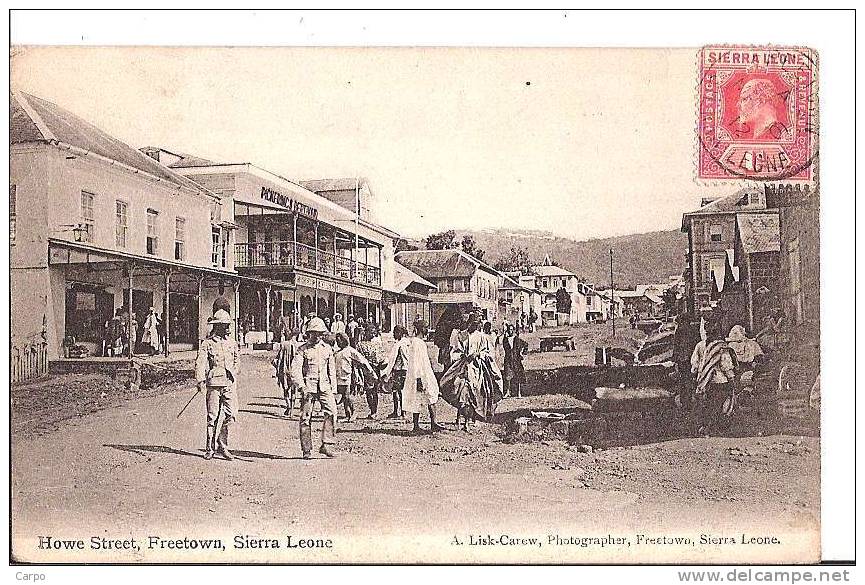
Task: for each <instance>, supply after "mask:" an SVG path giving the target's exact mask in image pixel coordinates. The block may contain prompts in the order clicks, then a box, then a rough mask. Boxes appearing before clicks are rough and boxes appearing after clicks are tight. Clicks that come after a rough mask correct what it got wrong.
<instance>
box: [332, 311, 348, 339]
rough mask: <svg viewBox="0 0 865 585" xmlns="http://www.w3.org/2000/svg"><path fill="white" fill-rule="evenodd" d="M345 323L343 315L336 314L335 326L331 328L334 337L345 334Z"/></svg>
mask: <svg viewBox="0 0 865 585" xmlns="http://www.w3.org/2000/svg"><path fill="white" fill-rule="evenodd" d="M345 331H346V329H345V321H343V320H342V313H334V315H333V324H332V325H331V326H330V332H331V333H333V334H334V335H338V334H340V333H345Z"/></svg>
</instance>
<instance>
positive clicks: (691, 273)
mask: <svg viewBox="0 0 865 585" xmlns="http://www.w3.org/2000/svg"><path fill="white" fill-rule="evenodd" d="M777 217H778V211H777V209H770V208H769V207H768V206H767V205H766V195H765V192H764V190H763V189H753V188H750V189H743V190H740V191H738V192H736V193H733V194H732V195H729V196H727V197H723V198H720V199H715V200H704V201H703V205H702V207H700V209H698V210H697V211H693V212H689V213H685V214H684V215H683V217H682V231H683V232H686V233H687V234H688V255H687V261H688V266H687V269H686V274H687V275H688V277H689V280H688V282H687V283H686V284H685V291H686V298H687V299H688V305H689V308H691V309H693V310H696V311H699V310H701V309H703V308H709V307H718V308H719V310H720V312H721V313H722V314H723V315H724V316H725V317H724V320H725V323H724V325H725V326H727V325H730V324H736V323H738V324H742V325H745V326H746V327H747V328H748V329H749V330H751V331H753V330H754V328H755V326H756V324H758V323H760V322H762V320H763V318H764V317H765V315H766V314H767V312H768V311H769V310H771V308H772V306H773V305H774V304H775V303H777V294H778V268H779V258H778V249H779V243H778V240H779V236H778V220H777Z"/></svg>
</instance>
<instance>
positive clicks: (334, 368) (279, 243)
mask: <svg viewBox="0 0 865 585" xmlns="http://www.w3.org/2000/svg"><path fill="white" fill-rule="evenodd" d="M10 67H11V74H10V75H11V84H12V87H11V92H10V94H9V109H10V157H9V163H10V184H9V209H10V215H9V217H10V226H9V227H10V235H9V242H10V274H9V278H10V315H11V318H10V332H11V333H10V344H11V348H10V360H11V364H10V372H11V374H10V375H11V384H10V404H11V406H10V408H11V418H10V423H11V424H10V441H11V464H10V465H11V467H10V473H11V488H12V489H11V492H12V496H11V502H10V504H11V529H10V530H11V545H10V555H11V559H12V561H13V562H15V563H48V564H64V563H71V564H94V563H95V564H101V563H124V564H126V563H129V564H136V565H137V564H164V563H165V564H173V563H192V564H195V563H206V564H210V563H216V564H224V563H239V564H309V565H320V564H355V563H398V564H424V563H430V564H438V563H441V564H448V563H460V564H596V563H613V564H618V563H622V564H637V563H662V564H680V563H684V564H714V563H741V564H749V563H809V562H817V561H819V559H820V554H821V549H820V529H821V516H820V511H821V478H820V469H821V447H822V445H821V426H820V412H821V392H820V389H821V386H820V380H821V364H822V362H821V353H820V348H821V345H820V344H821V337H820V335H821V329H820V323H821V312H820V307H821V304H820V295H821V287H820V283H821V280H820V225H821V223H820V221H821V220H820V217H821V216H820V183H819V172H818V171H819V165H818V162H819V161H818V146H819V145H818V135H819V132H818V129H819V120H820V118H819V112H818V100H817V96H818V94H819V91H818V86H819V83H818V81H819V80H818V59H817V53H816V51H815V50H814V49H812V48H809V47H806V46H776V45H772V44H763V45H739V46H736V45H723V44H719V45H710V46H704V47H690V48H687V47H686V48H682V47H679V48H577V47H572V48H531V49H529V48H492V47H490V48H480V47H466V48H461V47H448V48H438V47H399V48H396V47H394V48H385V47H351V48H349V47H324V46H322V47H306V48H302V47H239V46H231V47H229V46H224V47H220V46H211V47H180V46H123V47H120V46H87V47H85V46H50V45H40V46H37V45H26V46H25V45H15V46H13V47H12V52H11V57H10ZM845 302H846V301H845ZM851 302H852V301H851Z"/></svg>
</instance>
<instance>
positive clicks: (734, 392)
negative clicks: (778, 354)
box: [673, 309, 783, 435]
mask: <svg viewBox="0 0 865 585" xmlns="http://www.w3.org/2000/svg"><path fill="white" fill-rule="evenodd" d="M782 318H783V314H782V313H781V311H780V310H779V309H776V310H774V311H773V312H772V314H771V315H770V317H769V318H768V319H767V321H770V323H769V324H768V325H767V326H766V327H765V328H764V329H763V330H761V331H760V332H758V333H757V334H756V335H755V336H754V337H755V338H750V337H748V336H747V334H746V332H745V328H744V327H743V326H742V325H740V324H735V325H733V326H732V327H731V328H730V331H729V333H727V332H726V330H725V327H724V325H723V323H722V320H721V319H720V318H719V317H718V316H716V315H713V314H712V313H706V314H705V315H703V316H701V318H700V319H699V322H697V320H696V319H695V317H694V316H693V315H691V314H690V313H683V314H681V315H679V316H678V317H677V319H676V333H675V336H674V346H673V361H674V362H675V363H676V367H677V370H678V372H679V375H680V379H681V389H680V392H679V401H680V403H681V404H682V406H683V407H684V408H687V409H689V410H690V411H691V413H692V420H693V423H694V427H695V431H696V433H697V434H699V435H708V434H711V433H713V432H716V431H719V430H723V427H724V426H726V424H727V423H728V422H729V417H730V415H732V413H733V412H734V410H735V409H736V407H737V404H738V402H739V401H740V399H741V395H742V394H743V393H748V392H749V391H752V390H753V386H754V381H753V378H754V375H755V369H756V368H757V367H758V366H759V365H760V364H761V363H762V362H763V361H764V360H765V359H766V358H767V354H766V353H765V352H768V353H772V352H774V351H775V350H776V349H777V347H778V341H777V340H778V339H783V328H782V322H781V319H782ZM767 331H768V337H767ZM758 340H764V342H765V348H764V347H763V346H761V343H760V341H758ZM767 341H768V342H767ZM764 349H765V352H764Z"/></svg>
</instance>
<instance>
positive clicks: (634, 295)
mask: <svg viewBox="0 0 865 585" xmlns="http://www.w3.org/2000/svg"><path fill="white" fill-rule="evenodd" d="M616 298H617V299H620V301H621V303H622V316H624V317H631V316H633V315H636V316H637V318H638V319H655V318H658V317H662V316H664V300H663V299H662V298H661V297H659V296H658V295H656V294H654V293H653V292H648V291H647V290H645V289H643V290H639V288H638V289H637V290H617V291H616Z"/></svg>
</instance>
